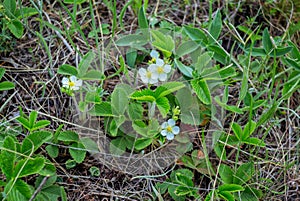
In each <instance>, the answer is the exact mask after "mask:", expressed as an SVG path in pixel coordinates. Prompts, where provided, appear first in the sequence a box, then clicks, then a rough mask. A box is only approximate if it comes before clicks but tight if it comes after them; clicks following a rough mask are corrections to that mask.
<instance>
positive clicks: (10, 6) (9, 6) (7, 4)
mask: <svg viewBox="0 0 300 201" xmlns="http://www.w3.org/2000/svg"><path fill="white" fill-rule="evenodd" d="M2 5H3V7H4V10H5V13H6V15H7V16H8V17H10V18H14V17H15V12H16V9H17V4H16V0H3V4H2Z"/></svg>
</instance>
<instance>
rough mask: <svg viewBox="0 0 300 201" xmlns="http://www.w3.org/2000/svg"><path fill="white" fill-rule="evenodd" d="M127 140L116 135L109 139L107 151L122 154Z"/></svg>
mask: <svg viewBox="0 0 300 201" xmlns="http://www.w3.org/2000/svg"><path fill="white" fill-rule="evenodd" d="M126 143H127V140H126V138H124V137H118V138H116V139H113V140H111V141H110V145H109V152H110V153H111V154H114V155H118V156H120V155H122V154H123V153H125V151H126Z"/></svg>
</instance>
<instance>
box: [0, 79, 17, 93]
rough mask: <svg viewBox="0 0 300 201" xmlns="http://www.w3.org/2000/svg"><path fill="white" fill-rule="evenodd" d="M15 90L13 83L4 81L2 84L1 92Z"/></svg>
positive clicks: (0, 83)
mask: <svg viewBox="0 0 300 201" xmlns="http://www.w3.org/2000/svg"><path fill="white" fill-rule="evenodd" d="M13 88H15V84H14V83H12V82H8V81H4V82H0V91H5V90H10V89H13Z"/></svg>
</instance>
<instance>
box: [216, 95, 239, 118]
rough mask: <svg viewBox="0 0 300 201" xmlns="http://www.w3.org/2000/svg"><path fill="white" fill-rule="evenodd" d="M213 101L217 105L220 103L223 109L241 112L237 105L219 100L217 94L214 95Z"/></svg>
mask: <svg viewBox="0 0 300 201" xmlns="http://www.w3.org/2000/svg"><path fill="white" fill-rule="evenodd" d="M215 101H216V103H217V104H218V105H220V106H221V107H223V108H224V109H226V110H228V111H231V112H235V113H237V114H243V111H242V110H241V109H240V108H238V107H237V106H235V105H227V104H226V103H223V102H222V101H221V100H220V97H219V96H216V97H215Z"/></svg>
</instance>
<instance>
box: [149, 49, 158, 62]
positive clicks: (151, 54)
mask: <svg viewBox="0 0 300 201" xmlns="http://www.w3.org/2000/svg"><path fill="white" fill-rule="evenodd" d="M150 56H151V57H152V60H154V62H156V60H157V59H159V53H158V52H157V51H156V50H152V51H151V52H150Z"/></svg>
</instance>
